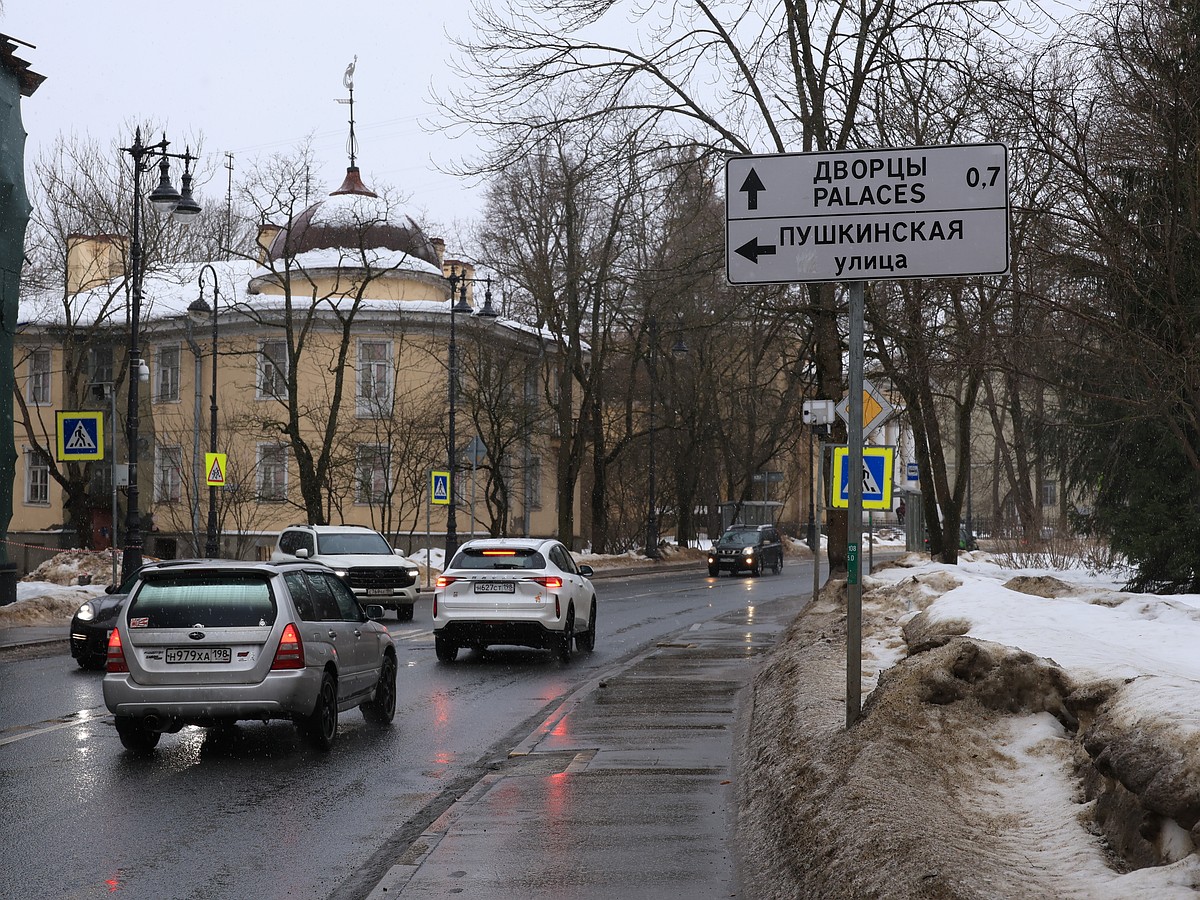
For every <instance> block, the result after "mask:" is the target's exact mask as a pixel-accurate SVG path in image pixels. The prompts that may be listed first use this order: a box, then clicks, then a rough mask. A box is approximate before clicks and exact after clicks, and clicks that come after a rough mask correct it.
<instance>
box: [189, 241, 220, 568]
mask: <svg viewBox="0 0 1200 900" xmlns="http://www.w3.org/2000/svg"><path fill="white" fill-rule="evenodd" d="M206 272H207V273H208V274H209V275H211V276H212V284H213V303H212V310H211V313H212V396H211V398H210V400H211V405H210V406H209V413H210V416H209V421H208V451H209V453H211V454H213V455H214V456H215V455H216V452H217V339H218V326H217V305H218V303H219V301H220V298H221V291H220V289H219V287H218V285H217V270H216V269H214V268H213V266H212V263H205V264H204V265H203V266H201V267H200V277H199V278H198V279H197V281H198V283H199V286H200V296H199V297H197V298H196V299H195V300H193V301H192V302H191V303H190V304H188V315H189V316H191V317H192V318H193V319H195V320H196V321H197V322H200V323H203V322H204V321H205V320H206V319H207V318H208V316H209V312H210V310H209V307H208V303H207V302H206V301H205V299H204V274H205V273H206ZM199 429H200V423H199V422H197V423H196V430H197V431H198V430H199ZM206 469H207V467H206ZM205 474H206V478H207V471H206V473H205ZM197 487H199V486H198V485H197ZM204 555H205V557H206V558H208V559H216V558H218V557H219V556H220V555H221V536H220V533H219V532H218V530H217V488H216V485H214V484H210V485H209V486H208V528H207V530H206V532H205V540H204Z"/></svg>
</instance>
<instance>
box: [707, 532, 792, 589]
mask: <svg viewBox="0 0 1200 900" xmlns="http://www.w3.org/2000/svg"><path fill="white" fill-rule="evenodd" d="M722 569H724V570H726V571H728V572H734V573H736V572H745V571H749V572H750V574H752V575H761V574H762V573H763V569H770V570H771V571H772V572H774V573H775V574H776V575H778V574H779V573H780V572H781V571H782V570H783V541H782V539H781V538H780V536H779V530H778V529H777V528H776V527H775V526H774V525H731V526H730V527H729V530H728V531H726V532H725V533H724V534H723V535H721V539H720V540H719V541H717V542H716V544H714V545H713V548H712V550H710V551H709V552H708V574H709V575H712V576H713V577H716V576H717V575H720V574H721V570H722Z"/></svg>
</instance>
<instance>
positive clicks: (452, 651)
mask: <svg viewBox="0 0 1200 900" xmlns="http://www.w3.org/2000/svg"><path fill="white" fill-rule="evenodd" d="M433 651H434V652H435V653H436V654H437V658H438V660H439V661H440V662H444V663H452V662H454V658H455V657H456V656H458V644H456V643H454V642H453V641H451V640H448V639H446V638H444V637H442V636H441V635H437V634H435V635H434V636H433Z"/></svg>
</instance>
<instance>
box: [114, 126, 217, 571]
mask: <svg viewBox="0 0 1200 900" xmlns="http://www.w3.org/2000/svg"><path fill="white" fill-rule="evenodd" d="M168 146H170V141H168V140H167V139H166V137H165V136H164V137H163V139H162V140H161V141H158V142H157V143H154V144H144V143H142V130H141V128H138V129H137V130H136V132H135V133H134V138H133V146H132V147H122V148H121V149H122V151H123V152H125V153H128V154H129V155H130V156H131V157H132V158H133V222H132V227H131V229H130V235H129V267H130V302H129V367H128V376H127V377H128V379H129V404H128V408H127V411H126V418H125V428H126V435H127V438H128V444H129V446H128V449H127V455H128V462H129V489H128V495H127V498H126V510H125V547H124V551H123V553H122V567H121V572H122V577H123V578H127V577H128V576H129V575H131V574H132V573H133V572H135V571H137V570H138V569H139V568H141V565H142V543H143V538H142V522H141V511H140V509H139V508H138V506H139V500H138V425H139V423H138V387H139V383H140V381H141V373H142V370H143V369H144V368H145V365H144V363H143V362H142V352H141V348H140V346H139V334H138V329H139V327H140V324H141V314H142V173H143V172H148V171H149V170H150V169H151V167H152V166H154V165H157V166H158V170H159V183H158V186H157V187H156V188H155V189H154V190H153V191H151V192H150V202H151V203H152V204H153V205H154V207H155V208H156V209H158V210H160V211H162V212H173V213H175V215H176V216H177V217H178V218H179V219H180V220H181V221H184V222H186V221H188V220H189V219H191V218H192V217H193V216H195V215H196V214H197V213H199V212H200V206H199V204H197V203H196V201H195V199H193V197H192V174H191V164H192V163H193V162H194V161H195V160H196V157H194V156H192V154H191V153H190V152H187V151H185V152H183V153H169V152H168V151H167V147H168ZM171 159H181V160H183V176H182V188H183V189H182V191H177V190H175V188H174V187H173V186H172V185H171V177H170V172H171V163H170V162H169V160H171Z"/></svg>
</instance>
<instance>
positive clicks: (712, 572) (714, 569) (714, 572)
mask: <svg viewBox="0 0 1200 900" xmlns="http://www.w3.org/2000/svg"><path fill="white" fill-rule="evenodd" d="M708 574H709V577H711V578H719V577H720V576H721V567H720V566H709V567H708Z"/></svg>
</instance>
